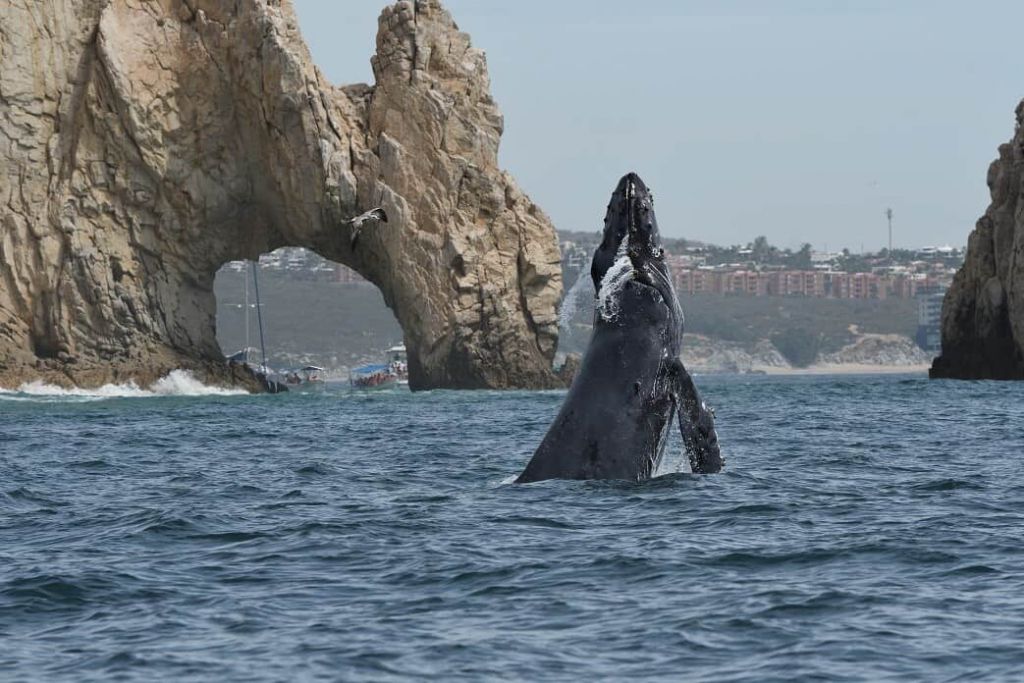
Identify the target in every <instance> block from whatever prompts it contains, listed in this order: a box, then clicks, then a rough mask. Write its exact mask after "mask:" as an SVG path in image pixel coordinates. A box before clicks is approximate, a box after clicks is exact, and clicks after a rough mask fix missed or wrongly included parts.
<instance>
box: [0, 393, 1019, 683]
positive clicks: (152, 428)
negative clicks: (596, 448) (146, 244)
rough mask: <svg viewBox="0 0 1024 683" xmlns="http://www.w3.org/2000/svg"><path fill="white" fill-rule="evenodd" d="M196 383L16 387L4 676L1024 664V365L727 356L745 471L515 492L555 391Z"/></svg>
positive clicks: (738, 467) (906, 673)
mask: <svg viewBox="0 0 1024 683" xmlns="http://www.w3.org/2000/svg"><path fill="white" fill-rule="evenodd" d="M186 379H187V378H181V377H178V378H176V380H175V381H171V382H170V383H169V384H168V385H165V386H164V388H163V389H162V390H155V389H154V390H152V391H148V390H140V389H137V388H131V387H128V388H125V387H122V388H116V387H114V388H108V389H107V390H106V391H105V392H100V393H101V394H103V395H96V392H82V393H80V394H79V395H53V394H52V393H51V392H50V390H48V389H47V388H46V387H43V386H39V385H35V386H32V387H26V390H27V391H25V392H6V393H3V394H0V680H2V681H21V680H25V681H34V680H39V681H88V680H146V681H151V680H194V681H227V680H238V681H290V680H375V681H376V680H423V679H441V680H482V679H508V680H587V679H626V678H636V679H644V680H648V679H649V680H687V681H776V680H778V681H781V680H785V681H795V680H801V681H803V680H820V681H862V680H928V681H969V680H986V681H989V680H1021V679H1022V678H1024V569H1022V563H1024V545H1022V532H1024V464H1022V458H1024V436H1022V430H1021V425H1022V424H1024V385H1022V384H1012V383H986V382H929V381H928V380H926V379H924V378H923V377H918V376H877V377H789V378H775V377H702V378H699V379H698V383H699V385H700V387H701V388H702V389H703V391H704V393H705V395H706V398H707V399H708V401H709V403H711V404H713V405H714V406H715V407H716V408H717V411H718V424H719V434H720V437H721V441H722V443H723V447H724V450H725V452H726V454H727V457H728V463H727V471H726V472H725V473H723V474H721V475H716V476H693V475H690V474H686V473H670V474H666V475H665V476H662V477H659V478H657V479H654V480H652V481H649V482H645V483H627V482H565V481H551V482H543V483H539V484H531V485H527V486H519V485H513V484H510V483H509V482H510V480H511V479H512V478H513V477H515V476H516V475H517V474H518V473H519V472H520V471H521V469H522V467H523V466H524V465H525V463H526V462H527V460H528V459H529V457H530V455H531V454H532V452H533V449H534V448H535V447H536V445H537V444H538V443H539V441H540V439H541V437H542V436H543V434H544V432H545V430H546V429H547V426H548V423H549V421H550V420H551V418H552V417H553V416H554V414H555V412H556V411H557V409H558V407H559V405H560V403H561V400H562V394H561V393H559V392H539V393H534V392H504V393H499V392H447V391H438V392H428V393H421V394H410V393H408V392H405V391H390V392H381V393H366V394H362V393H352V392H350V391H348V390H346V389H345V388H344V387H341V386H338V387H334V388H332V389H331V390H330V391H328V392H327V393H325V394H322V395H287V396H236V395H202V394H203V393H205V391H204V390H203V388H202V387H201V386H198V385H195V384H190V383H189V382H188V381H185V380H186ZM669 448H670V449H672V452H673V453H679V450H680V445H679V440H678V438H676V439H675V440H674V441H673V442H672V443H671V444H670V445H669ZM674 463H675V460H674V461H673V464H674ZM668 469H672V468H671V467H670V468H668Z"/></svg>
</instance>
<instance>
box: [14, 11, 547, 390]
mask: <svg viewBox="0 0 1024 683" xmlns="http://www.w3.org/2000/svg"><path fill="white" fill-rule="evenodd" d="M0 49H2V53H0V163H2V164H3V167H4V169H5V173H3V174H0V264H2V265H3V270H2V272H0V386H3V385H7V386H10V385H12V384H15V383H16V382H17V381H19V380H22V379H25V378H42V379H47V380H48V381H57V382H60V383H65V384H66V383H69V382H74V383H77V384H80V385H85V386H89V385H96V384H102V383H104V382H109V381H123V380H125V379H128V378H135V379H137V380H138V381H139V383H140V384H142V383H144V382H145V381H146V380H147V379H149V378H151V377H159V376H160V375H162V374H165V373H166V372H167V371H169V370H171V369H174V368H177V367H182V368H187V369H190V370H193V371H194V372H196V373H197V374H199V376H201V377H207V378H216V377H217V376H218V375H221V376H225V371H224V370H223V367H224V366H223V358H222V355H221V352H220V349H219V348H218V346H217V342H216V336H215V310H216V309H215V302H214V296H213V279H214V275H215V273H216V271H217V269H218V268H219V267H220V266H221V265H222V264H224V263H226V262H227V261H231V260H235V259H241V258H249V259H253V258H257V257H258V256H259V254H261V253H264V252H267V251H271V250H273V249H276V248H278V247H281V246H289V245H292V246H305V247H309V248H312V249H314V250H316V251H317V252H319V253H320V254H322V255H323V256H325V257H327V258H329V259H332V260H334V261H338V262H340V263H344V264H346V265H349V266H351V267H352V268H354V269H356V270H357V271H359V272H360V273H362V274H363V275H364V276H365V277H366V278H367V279H369V280H370V281H372V282H373V283H374V284H376V285H377V286H378V287H379V288H380V290H381V292H382V293H383V295H384V299H385V301H386V302H387V304H388V306H390V307H391V309H392V310H393V311H394V313H395V316H396V317H397V319H398V321H399V323H400V324H401V326H402V328H403V331H404V336H405V342H406V345H407V347H408V350H409V360H410V375H411V376H410V383H411V384H412V385H413V386H414V387H415V388H427V387H441V386H445V387H512V386H518V387H547V386H554V385H557V384H558V380H557V378H556V377H555V376H554V373H553V372H552V370H551V360H552V358H553V356H554V351H555V345H556V343H557V334H558V322H557V315H556V307H557V302H558V300H559V297H560V295H561V271H560V266H559V255H558V245H557V238H556V236H555V232H554V229H553V227H552V225H551V223H550V221H549V220H548V218H547V217H546V216H545V215H544V213H543V212H542V211H541V210H540V209H539V208H538V207H537V206H536V205H535V204H533V203H532V202H531V201H530V200H529V198H528V197H527V196H526V195H525V194H524V193H523V192H522V191H521V190H520V189H519V188H518V186H517V185H516V183H515V181H514V180H513V179H512V177H511V176H509V175H508V174H507V173H503V172H502V171H501V170H500V169H499V167H498V163H497V151H498V144H499V140H500V137H501V133H502V126H503V122H502V117H501V114H500V112H499V110H498V108H497V106H496V105H495V103H494V101H493V99H492V98H491V96H490V92H489V80H488V74H487V65H486V61H485V59H484V55H483V53H482V52H480V51H479V50H477V49H475V48H473V47H472V46H471V44H470V40H469V37H468V36H467V35H466V34H464V33H461V32H460V31H459V30H458V29H457V27H456V26H455V23H454V22H453V21H452V19H451V17H450V16H449V14H448V13H447V12H446V11H445V10H444V9H443V8H442V7H441V5H440V4H439V3H438V2H437V1H436V0H420V1H419V2H416V3H413V2H410V1H409V0H403V1H402V2H397V3H395V4H393V5H390V6H388V7H386V8H385V9H384V11H383V13H382V14H381V17H380V27H379V33H378V36H377V53H376V55H375V56H374V57H373V60H372V63H373V70H374V75H375V79H376V84H375V85H373V86H368V85H352V86H346V87H333V86H331V85H330V84H329V83H327V81H326V80H325V79H324V77H323V76H322V75H321V74H320V72H319V71H318V70H317V69H316V68H315V66H314V65H313V63H312V60H311V59H310V56H309V52H308V50H307V48H306V46H305V44H304V42H303V41H302V38H301V36H300V34H299V30H298V23H297V21H296V18H295V15H294V13H293V10H292V7H291V4H290V2H288V1H287V0H282V1H281V2H269V3H268V2H264V1H261V0H161V1H159V2H152V1H143V0H118V1H115V2H108V1H107V0H68V1H65V2H59V3H35V2H25V3H14V2H6V3H5V9H4V14H3V18H2V23H0ZM378 205H379V206H383V207H384V208H385V210H386V211H387V213H388V217H389V221H388V223H386V224H379V225H377V226H373V227H364V228H363V230H362V232H361V234H360V238H359V240H358V242H357V243H356V245H355V246H354V247H353V246H352V244H351V242H350V239H349V237H350V235H349V231H350V230H351V228H350V227H349V226H348V225H347V221H348V219H350V218H352V217H353V216H356V215H358V214H360V213H362V212H363V211H366V210H367V209H369V208H371V207H373V206H378ZM353 324H358V321H353Z"/></svg>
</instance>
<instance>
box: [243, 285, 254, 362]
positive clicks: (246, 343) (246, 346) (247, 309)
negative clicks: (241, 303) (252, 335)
mask: <svg viewBox="0 0 1024 683" xmlns="http://www.w3.org/2000/svg"><path fill="white" fill-rule="evenodd" d="M242 282H243V283H244V284H245V362H246V363H248V362H249V348H250V347H251V346H252V344H250V343H249V278H248V277H246V276H245V275H242Z"/></svg>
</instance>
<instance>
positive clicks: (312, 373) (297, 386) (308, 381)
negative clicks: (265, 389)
mask: <svg viewBox="0 0 1024 683" xmlns="http://www.w3.org/2000/svg"><path fill="white" fill-rule="evenodd" d="M274 379H276V380H277V381H279V382H281V383H282V384H284V385H285V386H286V387H288V391H321V390H323V388H324V387H326V386H327V372H326V371H325V370H324V369H323V368H321V367H318V366H316V365H307V366H305V367H303V368H299V369H298V370H287V371H285V372H282V373H278V374H277V375H276V376H275V377H274Z"/></svg>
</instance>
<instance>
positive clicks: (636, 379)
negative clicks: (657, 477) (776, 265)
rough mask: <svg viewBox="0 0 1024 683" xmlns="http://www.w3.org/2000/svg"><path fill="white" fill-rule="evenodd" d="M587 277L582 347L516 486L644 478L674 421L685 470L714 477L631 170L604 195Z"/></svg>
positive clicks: (648, 218) (706, 419) (666, 281)
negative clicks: (589, 330)
mask: <svg viewBox="0 0 1024 683" xmlns="http://www.w3.org/2000/svg"><path fill="white" fill-rule="evenodd" d="M590 274H591V277H592V278H593V281H594V289H595V291H596V292H597V301H596V311H595V314H594V331H593V334H592V336H591V338H590V344H589V345H588V347H587V351H586V353H585V354H584V356H583V361H582V364H581V365H580V370H579V373H578V374H577V375H576V378H575V379H574V380H573V383H572V386H571V387H570V388H569V393H568V394H567V396H566V398H565V402H564V403H563V404H562V408H561V410H560V411H559V413H558V416H557V417H556V418H555V421H554V422H553V423H552V424H551V427H550V428H549V429H548V432H547V435H546V436H545V437H544V440H543V441H542V442H541V444H540V447H538V448H537V451H536V452H535V453H534V454H533V458H532V459H531V460H530V462H529V464H528V465H527V466H526V469H525V470H524V471H523V473H522V474H521V475H519V478H518V479H517V480H516V481H517V482H519V483H525V482H532V481H540V480H542V479H627V480H633V481H640V480H643V479H647V478H649V477H651V476H653V475H654V473H655V472H656V471H657V469H658V465H659V464H660V462H661V458H662V455H663V453H664V450H665V443H666V442H667V441H668V434H669V429H671V427H672V421H673V419H674V417H675V415H676V414H678V416H679V429H680V432H681V433H682V436H683V446H684V448H685V449H686V453H687V455H688V457H689V461H690V469H691V470H692V471H693V472H695V473H712V472H718V471H719V470H721V468H722V465H723V459H722V455H721V452H720V450H719V445H718V434H717V433H716V432H715V418H714V413H713V412H712V411H711V410H710V409H709V408H708V407H707V406H706V405H705V404H704V402H703V401H702V400H701V398H700V395H699V394H698V393H697V388H696V386H694V384H693V380H692V379H691V378H690V374H689V373H688V372H687V371H686V368H684V367H683V364H682V361H680V360H679V348H680V345H681V342H682V336H683V311H682V308H681V307H680V305H679V300H678V299H677V298H676V293H675V290H674V289H673V287H672V280H671V277H670V276H669V269H668V265H667V264H666V263H665V250H664V249H663V248H662V247H661V236H660V235H659V233H658V223H657V220H656V219H655V216H654V205H653V196H652V195H651V193H650V191H649V190H648V189H647V186H646V185H644V182H643V181H642V180H641V179H640V177H639V176H637V175H636V174H635V173H629V174H627V175H625V176H623V178H622V180H620V181H619V184H618V186H617V187H616V188H615V192H614V193H613V194H612V199H611V203H610V204H609V205H608V212H607V214H606V215H605V221H604V237H603V239H602V241H601V245H600V246H599V247H598V248H597V251H596V252H595V253H594V259H593V261H592V264H591V267H590ZM581 277H584V276H582V275H581Z"/></svg>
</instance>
